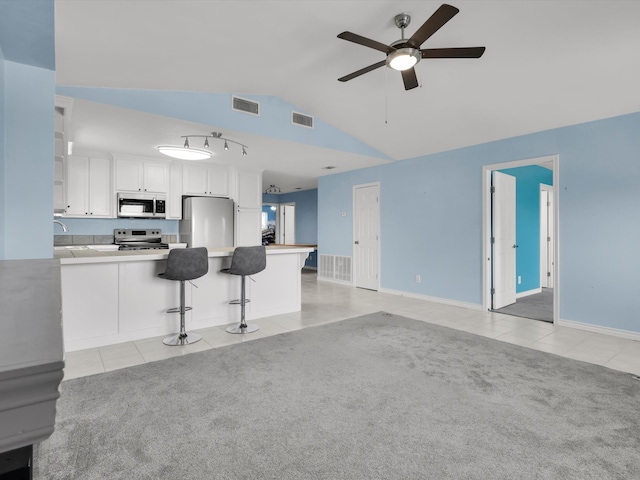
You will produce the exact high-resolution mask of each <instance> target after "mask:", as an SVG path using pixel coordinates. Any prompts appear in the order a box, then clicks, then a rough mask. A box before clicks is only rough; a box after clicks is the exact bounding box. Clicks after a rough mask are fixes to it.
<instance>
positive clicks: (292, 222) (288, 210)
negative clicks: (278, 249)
mask: <svg viewBox="0 0 640 480" xmlns="http://www.w3.org/2000/svg"><path fill="white" fill-rule="evenodd" d="M279 232H280V240H279V242H278V243H280V244H282V245H295V243H296V204H295V203H294V202H291V203H282V204H280V229H279Z"/></svg>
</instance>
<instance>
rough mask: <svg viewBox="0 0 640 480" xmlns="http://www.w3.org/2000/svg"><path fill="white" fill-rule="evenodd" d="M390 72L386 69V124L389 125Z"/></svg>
mask: <svg viewBox="0 0 640 480" xmlns="http://www.w3.org/2000/svg"><path fill="white" fill-rule="evenodd" d="M388 97H389V72H387V70H386V69H385V71H384V124H385V125H387V124H388V123H389V122H388V121H387V120H388V119H389V98H388Z"/></svg>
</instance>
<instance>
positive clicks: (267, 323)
mask: <svg viewBox="0 0 640 480" xmlns="http://www.w3.org/2000/svg"><path fill="white" fill-rule="evenodd" d="M380 310H384V311H386V312H389V313H395V314H397V315H402V316H405V317H410V318H414V319H417V320H422V321H425V322H430V323H434V324H438V325H444V326H447V327H450V328H455V329H458V330H463V331H465V332H470V333H474V334H476V335H482V336H485V337H489V338H493V339H496V340H499V341H503V342H509V343H513V344H517V345H521V346H524V347H529V348H533V349H536V350H540V351H543V352H549V353H553V354H556V355H561V356H564V357H569V358H573V359H576V360H581V361H584V362H590V363H595V364H598V365H604V366H606V367H609V368H612V369H616V370H621V371H624V372H629V373H632V374H634V375H640V342H638V341H634V340H629V339H624V338H619V337H613V336H608V335H602V334H598V333H592V332H587V331H583V330H577V329H573V328H567V327H561V326H554V325H552V324H550V323H545V322H540V321H536V320H529V319H525V318H519V317H513V316H509V315H504V314H497V313H491V312H481V311H476V310H471V309H466V308H461V307H453V306H449V305H443V304H440V303H432V302H427V301H424V300H417V299H412V298H407V297H401V296H397V295H389V294H384V293H379V292H374V291H370V290H363V289H359V288H354V287H349V286H344V285H339V284H334V283H329V282H323V281H318V280H317V278H316V275H315V272H307V271H305V272H304V273H303V275H302V310H301V311H300V312H295V313H290V314H286V315H277V316H273V317H268V318H264V319H258V320H253V321H251V322H250V323H254V324H257V325H259V326H260V330H258V331H257V332H254V333H252V334H249V335H231V334H228V333H227V332H225V328H226V325H224V326H219V327H212V328H207V329H203V330H195V331H197V332H198V333H200V334H201V335H202V340H201V341H199V342H197V343H194V344H193V345H188V346H185V347H168V346H166V345H164V344H163V343H162V338H163V337H155V338H149V339H145V340H139V341H135V342H128V343H121V344H117V345H110V346H107V347H100V348H92V349H88V350H81V351H76V352H69V353H67V354H66V359H65V361H66V367H65V377H64V378H65V380H69V379H72V378H78V377H83V376H87V375H94V374H98V373H104V372H108V371H111V370H117V369H120V368H126V367H131V366H134V365H139V364H142V363H146V362H153V361H156V360H162V359H165V358H169V357H174V356H178V355H185V354H188V353H194V352H200V351H203V350H208V349H210V348H216V347H222V346H225V345H231V344H234V343H238V342H249V341H259V340H260V339H261V338H264V337H266V336H270V335H277V334H279V333H284V332H289V331H292V330H299V329H301V328H305V327H310V326H314V325H321V324H323V323H329V322H334V321H338V320H344V319H347V318H352V317H356V316H359V315H365V314H367V313H373V312H378V311H380Z"/></svg>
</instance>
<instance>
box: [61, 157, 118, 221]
mask: <svg viewBox="0 0 640 480" xmlns="http://www.w3.org/2000/svg"><path fill="white" fill-rule="evenodd" d="M66 192H67V208H66V212H65V216H67V217H86V216H92V217H111V216H112V213H111V204H112V198H113V196H112V192H111V160H109V159H107V158H99V157H84V156H75V155H70V156H69V157H67V165H66Z"/></svg>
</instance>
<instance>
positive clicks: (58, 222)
mask: <svg viewBox="0 0 640 480" xmlns="http://www.w3.org/2000/svg"><path fill="white" fill-rule="evenodd" d="M53 223H57V224H58V225H60V226H61V227H62V231H63V232H68V231H69V229H68V228H67V226H66V225H65V224H64V223H62V222H61V221H60V220H54V221H53Z"/></svg>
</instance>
